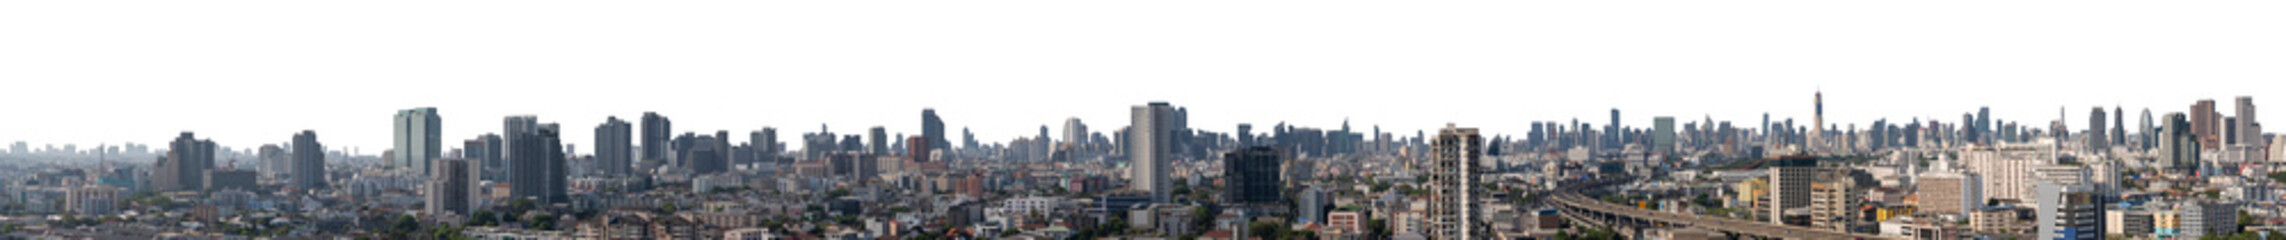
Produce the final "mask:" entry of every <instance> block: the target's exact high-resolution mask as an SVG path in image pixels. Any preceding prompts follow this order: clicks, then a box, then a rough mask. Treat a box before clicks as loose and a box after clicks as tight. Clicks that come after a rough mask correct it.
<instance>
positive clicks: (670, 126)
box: [642, 112, 675, 160]
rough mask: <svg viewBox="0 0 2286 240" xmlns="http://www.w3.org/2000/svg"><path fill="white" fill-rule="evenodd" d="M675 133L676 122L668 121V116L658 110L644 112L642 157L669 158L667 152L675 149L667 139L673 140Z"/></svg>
mask: <svg viewBox="0 0 2286 240" xmlns="http://www.w3.org/2000/svg"><path fill="white" fill-rule="evenodd" d="M674 134H675V129H674V122H672V121H668V120H667V116H660V115H659V113H656V112H643V156H642V159H643V160H668V158H667V153H668V152H672V151H674V150H675V149H674V147H672V146H670V145H672V144H668V143H667V141H672V140H673V139H672V138H673V135H674Z"/></svg>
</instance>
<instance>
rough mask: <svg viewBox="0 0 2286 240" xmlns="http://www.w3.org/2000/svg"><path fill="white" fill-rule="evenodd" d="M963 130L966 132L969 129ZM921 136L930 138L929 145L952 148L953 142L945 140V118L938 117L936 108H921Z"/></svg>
mask: <svg viewBox="0 0 2286 240" xmlns="http://www.w3.org/2000/svg"><path fill="white" fill-rule="evenodd" d="M961 132H963V133H966V132H968V130H965V129H964V130H961ZM921 136H922V137H927V138H929V146H933V147H941V148H945V149H952V146H953V145H952V142H950V141H946V140H945V120H944V119H940V118H937V110H936V109H929V108H923V109H921ZM971 139H973V138H971ZM971 141H972V142H973V140H971ZM947 152H950V151H947Z"/></svg>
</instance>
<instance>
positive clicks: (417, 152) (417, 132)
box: [389, 107, 444, 176]
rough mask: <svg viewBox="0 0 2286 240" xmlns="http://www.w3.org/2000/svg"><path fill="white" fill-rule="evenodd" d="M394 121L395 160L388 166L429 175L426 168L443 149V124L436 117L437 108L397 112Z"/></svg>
mask: <svg viewBox="0 0 2286 240" xmlns="http://www.w3.org/2000/svg"><path fill="white" fill-rule="evenodd" d="M396 120H397V121H396V122H397V124H396V128H395V129H396V130H395V131H393V133H395V134H396V142H395V143H396V144H395V145H396V148H395V149H396V150H397V155H396V157H397V159H390V160H389V161H390V164H389V165H391V166H396V167H397V169H403V170H408V171H414V172H419V173H421V175H422V176H427V175H429V174H430V173H429V170H433V169H429V168H430V166H429V164H430V163H431V162H434V161H436V160H437V158H438V157H442V154H441V153H442V151H443V146H444V136H442V135H443V134H444V132H443V129H444V128H443V124H444V120H442V119H440V118H438V117H437V108H433V107H420V108H413V109H405V110H398V111H397V118H396Z"/></svg>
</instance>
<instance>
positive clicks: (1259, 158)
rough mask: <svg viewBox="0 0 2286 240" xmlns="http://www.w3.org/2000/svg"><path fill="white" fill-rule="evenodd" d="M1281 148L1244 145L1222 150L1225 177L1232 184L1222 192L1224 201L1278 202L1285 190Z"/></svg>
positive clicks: (1225, 181) (1243, 202) (1242, 202)
mask: <svg viewBox="0 0 2286 240" xmlns="http://www.w3.org/2000/svg"><path fill="white" fill-rule="evenodd" d="M1284 159H1285V158H1284V157H1282V156H1280V154H1279V151H1278V148H1274V147H1244V148H1239V149H1237V150H1230V152H1226V153H1223V154H1222V166H1223V170H1222V171H1223V174H1222V176H1223V181H1224V184H1225V185H1227V186H1229V187H1228V189H1229V190H1227V191H1225V192H1223V193H1224V194H1226V195H1224V196H1223V199H1224V200H1223V201H1227V202H1232V203H1241V204H1246V203H1276V202H1278V201H1279V199H1278V198H1279V194H1281V192H1282V190H1280V188H1279V187H1281V186H1283V184H1280V183H1279V179H1280V177H1279V175H1278V174H1279V173H1280V172H1281V171H1279V170H1280V168H1279V167H1280V163H1281V162H1282V161H1284Z"/></svg>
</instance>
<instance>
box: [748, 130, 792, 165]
mask: <svg viewBox="0 0 2286 240" xmlns="http://www.w3.org/2000/svg"><path fill="white" fill-rule="evenodd" d="M751 135H752V136H748V137H749V138H748V139H746V141H747V142H751V143H753V144H754V150H755V151H757V152H756V153H754V156H755V157H754V161H758V162H762V163H777V162H778V154H781V153H783V152H785V151H786V145H785V144H783V143H779V142H778V129H777V128H769V127H764V128H762V130H757V131H754V133H752V134H751Z"/></svg>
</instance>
